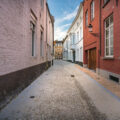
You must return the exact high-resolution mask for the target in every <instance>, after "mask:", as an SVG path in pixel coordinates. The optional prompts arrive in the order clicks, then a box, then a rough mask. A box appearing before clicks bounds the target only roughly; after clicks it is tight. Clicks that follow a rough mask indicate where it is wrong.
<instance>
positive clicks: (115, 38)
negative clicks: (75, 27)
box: [83, 0, 120, 82]
mask: <svg viewBox="0 0 120 120" xmlns="http://www.w3.org/2000/svg"><path fill="white" fill-rule="evenodd" d="M83 9H84V29H83V31H84V66H85V67H88V68H90V69H94V70H96V71H97V73H98V74H100V75H102V76H104V77H106V78H108V79H112V80H114V81H117V82H119V81H120V45H119V43H120V34H119V31H120V12H119V11H120V1H119V0H84V8H83Z"/></svg>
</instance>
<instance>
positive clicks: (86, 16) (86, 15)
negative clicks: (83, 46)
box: [85, 10, 88, 26]
mask: <svg viewBox="0 0 120 120" xmlns="http://www.w3.org/2000/svg"><path fill="white" fill-rule="evenodd" d="M85 19H86V26H88V10H87V11H86V14H85Z"/></svg>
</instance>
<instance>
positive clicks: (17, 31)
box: [0, 0, 54, 100]
mask: <svg viewBox="0 0 120 120" xmlns="http://www.w3.org/2000/svg"><path fill="white" fill-rule="evenodd" d="M0 15H1V17H0V25H1V27H0V42H1V43H0V68H2V69H0V100H1V99H3V97H4V96H6V95H8V94H10V93H11V92H12V91H14V90H16V89H18V88H25V87H26V86H27V85H29V84H30V83H31V82H32V81H33V80H34V79H35V78H36V77H38V76H39V75H40V74H41V73H42V72H43V71H44V70H46V69H47V68H48V67H49V66H50V65H51V60H52V56H51V55H52V52H53V50H52V49H53V40H54V37H53V34H54V33H53V32H54V28H53V27H54V18H53V16H51V14H50V12H49V8H48V5H47V2H46V0H36V1H33V0H19V1H18V0H5V1H3V0H1V1H0ZM48 33H49V34H48Z"/></svg>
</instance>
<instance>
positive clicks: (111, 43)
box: [110, 37, 113, 47]
mask: <svg viewBox="0 0 120 120" xmlns="http://www.w3.org/2000/svg"><path fill="white" fill-rule="evenodd" d="M110 46H111V47H112V46H113V37H111V38H110Z"/></svg>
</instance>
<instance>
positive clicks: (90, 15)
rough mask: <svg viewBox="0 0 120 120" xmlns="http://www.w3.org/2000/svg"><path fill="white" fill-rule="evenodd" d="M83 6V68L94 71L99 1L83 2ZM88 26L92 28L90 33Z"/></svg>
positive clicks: (97, 47) (96, 53)
mask: <svg viewBox="0 0 120 120" xmlns="http://www.w3.org/2000/svg"><path fill="white" fill-rule="evenodd" d="M83 6H84V7H83V11H84V12H83V16H84V24H83V26H84V27H83V36H84V43H83V44H84V67H88V68H89V69H93V70H95V71H96V68H98V62H99V61H98V60H99V58H98V54H99V39H100V37H99V36H100V29H99V26H100V20H99V18H100V16H99V15H100V1H98V0H84V5H83ZM89 26H93V27H92V32H91V31H90V30H89Z"/></svg>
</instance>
